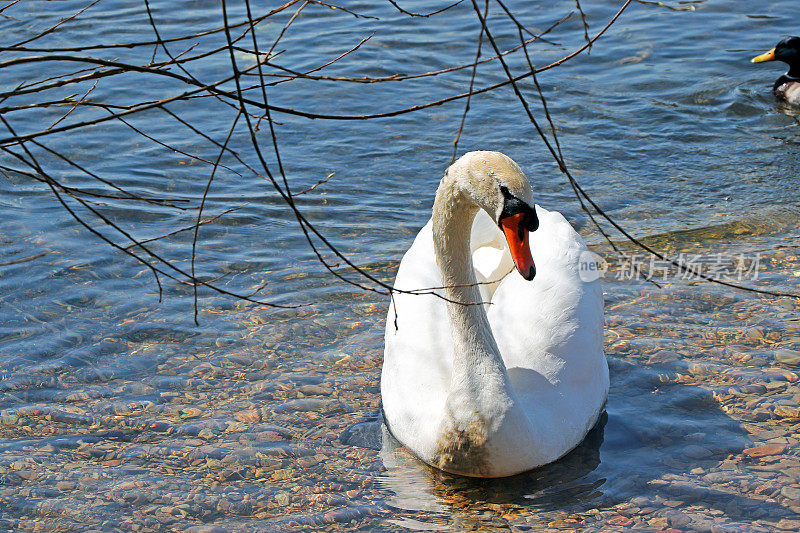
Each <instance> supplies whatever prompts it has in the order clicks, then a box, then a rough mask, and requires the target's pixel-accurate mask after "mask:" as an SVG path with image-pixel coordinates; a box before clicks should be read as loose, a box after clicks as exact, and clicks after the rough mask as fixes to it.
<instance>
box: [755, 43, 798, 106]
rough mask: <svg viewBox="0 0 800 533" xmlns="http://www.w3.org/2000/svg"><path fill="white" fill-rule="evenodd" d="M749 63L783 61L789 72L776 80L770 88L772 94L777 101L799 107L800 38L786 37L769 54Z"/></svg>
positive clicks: (759, 56) (764, 54)
mask: <svg viewBox="0 0 800 533" xmlns="http://www.w3.org/2000/svg"><path fill="white" fill-rule="evenodd" d="M750 61H751V62H752V63H763V62H764V61H783V62H784V63H786V64H788V65H789V71H788V72H786V74H784V75H783V76H781V77H780V78H778V79H777V81H776V82H775V85H773V86H772V92H773V94H774V95H775V96H776V97H777V98H778V100H783V101H784V102H788V103H790V104H794V105H800V37H787V38H785V39H783V40H782V41H781V42H779V43H778V44H777V45H775V48H773V49H772V50H770V51H769V52H764V53H763V54H761V55H758V56H756V57H754V58H753V59H751V60H750Z"/></svg>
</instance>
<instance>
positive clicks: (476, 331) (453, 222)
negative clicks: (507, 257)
mask: <svg viewBox="0 0 800 533" xmlns="http://www.w3.org/2000/svg"><path fill="white" fill-rule="evenodd" d="M477 212H478V207H477V206H476V205H475V203H474V202H473V201H472V200H470V199H469V198H467V197H466V196H465V195H464V194H463V192H461V191H460V190H458V189H457V187H455V186H454V185H453V181H452V180H450V179H448V178H447V177H445V179H443V180H442V183H441V184H440V185H439V190H438V191H437V193H436V200H435V202H434V206H433V216H432V222H433V242H434V248H435V252H436V263H437V265H438V266H439V270H440V271H441V274H442V284H443V285H444V287H445V289H444V294H445V296H446V297H447V298H448V299H449V300H451V301H450V302H447V314H448V317H449V319H450V331H451V335H452V340H453V377H452V384H451V385H452V386H451V396H454V397H453V398H451V399H452V400H453V401H467V402H468V403H470V404H471V405H474V406H475V407H476V408H477V409H478V410H479V411H480V410H481V409H482V408H489V405H487V402H488V403H491V402H493V399H498V397H502V398H503V399H505V398H506V390H507V387H508V376H507V373H506V369H505V365H504V364H503V360H502V358H501V357H500V353H499V350H498V349H497V343H496V342H495V339H494V336H493V335H492V329H491V327H490V325H489V320H488V317H487V316H486V311H485V309H484V306H483V305H481V304H480V302H481V293H480V290H479V289H478V286H477V285H476V278H475V270H474V268H473V266H472V256H471V250H470V234H471V230H472V222H473V219H474V218H475V214H476V213H477ZM482 406H483V407H482Z"/></svg>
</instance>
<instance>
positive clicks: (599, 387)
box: [488, 206, 608, 447]
mask: <svg viewBox="0 0 800 533" xmlns="http://www.w3.org/2000/svg"><path fill="white" fill-rule="evenodd" d="M536 213H537V215H538V217H539V222H540V225H539V229H538V230H536V231H535V232H533V233H531V234H530V246H531V252H532V255H533V259H534V262H535V263H536V277H535V278H534V279H533V281H526V280H525V279H523V278H522V276H520V275H519V274H518V273H517V272H516V271H515V272H513V273H512V274H510V275H508V276H507V277H506V278H505V279H504V280H503V282H502V283H501V284H500V286H499V287H498V288H497V290H496V291H495V293H494V296H493V298H492V305H491V306H489V309H488V316H489V322H490V324H491V326H492V331H493V333H494V335H495V340H496V341H497V345H498V348H499V349H500V353H501V354H502V356H503V360H504V362H505V364H506V368H507V369H508V373H509V378H510V381H511V384H512V387H513V389H514V393H515V395H516V397H517V398H518V400H519V401H520V402H521V403H522V405H523V406H524V409H525V410H526V412H527V413H528V415H529V419H530V422H531V425H532V427H533V429H534V431H542V432H544V433H545V434H547V435H548V437H547V438H549V439H551V440H553V442H552V443H550V444H551V445H552V446H554V447H558V446H563V445H571V446H574V445H575V444H577V443H578V442H579V441H580V439H581V438H583V435H584V434H585V432H586V431H587V430H588V429H590V427H591V425H592V424H594V422H595V421H596V419H597V416H598V415H599V413H600V410H601V409H602V406H603V404H604V403H605V400H606V395H607V393H608V366H607V363H606V360H605V355H604V354H603V295H602V291H601V288H600V283H599V281H597V280H594V281H584V280H582V279H581V277H580V275H579V261H580V260H581V259H583V260H584V261H585V260H586V255H584V256H583V258H582V257H581V254H584V253H585V252H587V251H588V250H587V248H586V245H585V244H584V242H583V239H581V237H580V235H578V233H577V232H576V231H575V230H574V229H573V228H572V226H571V225H570V224H569V223H568V222H567V221H566V220H565V219H564V217H563V216H562V215H561V214H560V213H558V212H550V211H547V210H546V209H543V208H541V207H539V206H536ZM556 428H558V429H556ZM574 439H577V440H576V441H575V442H574V443H571V444H570V443H567V442H566V441H569V440H574ZM542 445H546V443H542Z"/></svg>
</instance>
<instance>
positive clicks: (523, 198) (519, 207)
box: [446, 152, 539, 281]
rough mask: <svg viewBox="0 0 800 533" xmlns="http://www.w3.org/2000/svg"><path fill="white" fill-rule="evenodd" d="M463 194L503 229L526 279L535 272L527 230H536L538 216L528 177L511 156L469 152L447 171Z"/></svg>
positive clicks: (520, 270)
mask: <svg viewBox="0 0 800 533" xmlns="http://www.w3.org/2000/svg"><path fill="white" fill-rule="evenodd" d="M446 174H447V175H448V176H449V177H450V178H451V179H453V181H454V185H455V187H456V188H457V189H459V190H460V191H461V192H462V193H463V194H464V196H466V197H467V198H469V199H470V200H472V202H474V203H475V205H477V206H478V207H480V208H481V209H483V210H484V211H486V212H487V213H489V216H491V217H492V219H493V220H494V221H495V223H496V224H497V225H498V226H499V227H500V229H501V230H503V234H504V235H505V237H506V241H507V242H508V249H509V251H510V252H511V257H512V259H513V260H514V264H515V265H516V267H517V270H518V271H519V273H520V274H521V275H522V277H523V278H525V279H526V280H529V281H530V280H532V279H533V277H534V276H535V275H536V266H535V265H534V264H533V257H532V256H531V249H530V246H529V244H528V232H530V231H536V228H538V227H539V218H538V217H537V216H536V209H535V208H534V207H533V205H534V204H533V190H532V189H531V184H530V182H528V178H526V177H525V174H524V173H523V172H522V169H521V168H519V165H517V164H516V163H515V162H514V160H513V159H511V158H510V157H508V156H507V155H505V154H501V153H500V152H469V153H467V154H464V155H463V156H462V157H461V158H459V159H458V161H456V162H455V163H453V164H452V165H451V166H450V168H448V169H447V173H446Z"/></svg>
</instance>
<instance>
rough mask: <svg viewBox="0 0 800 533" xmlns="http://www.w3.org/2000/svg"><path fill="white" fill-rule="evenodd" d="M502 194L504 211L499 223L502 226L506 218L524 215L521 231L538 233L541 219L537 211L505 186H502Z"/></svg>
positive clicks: (520, 225)
mask: <svg viewBox="0 0 800 533" xmlns="http://www.w3.org/2000/svg"><path fill="white" fill-rule="evenodd" d="M500 192H501V193H502V194H503V211H502V212H501V213H500V217H499V218H498V220H497V223H498V224H502V222H503V219H504V218H506V217H510V216H512V215H518V214H520V213H523V214H524V216H523V218H522V221H521V222H520V224H519V227H520V231H522V228H525V229H527V230H528V231H536V230H537V228H538V227H539V217H538V216H536V210H535V209H534V208H533V207H531V206H529V205H528V204H526V203H525V202H523V201H522V200H520V199H519V198H517V197H516V196H514V195H513V194H511V191H509V190H508V187H506V186H505V185H501V186H500Z"/></svg>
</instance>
